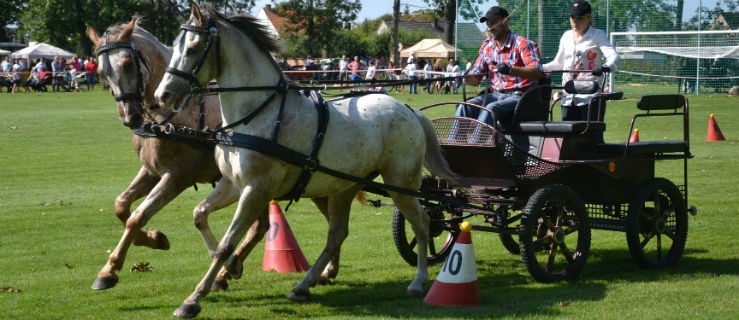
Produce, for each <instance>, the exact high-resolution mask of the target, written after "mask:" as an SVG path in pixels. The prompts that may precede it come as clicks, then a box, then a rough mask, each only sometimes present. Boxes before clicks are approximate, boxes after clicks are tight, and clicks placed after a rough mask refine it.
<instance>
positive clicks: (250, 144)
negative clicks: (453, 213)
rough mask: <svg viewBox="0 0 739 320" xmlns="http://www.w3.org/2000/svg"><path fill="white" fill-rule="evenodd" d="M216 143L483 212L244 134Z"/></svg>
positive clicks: (370, 186) (221, 134)
mask: <svg viewBox="0 0 739 320" xmlns="http://www.w3.org/2000/svg"><path fill="white" fill-rule="evenodd" d="M215 140H216V143H218V144H223V145H228V146H234V147H239V148H245V149H249V150H253V151H257V152H260V153H263V154H266V155H268V156H271V157H275V158H277V159H280V160H282V161H285V162H287V163H289V164H292V165H294V166H298V167H303V168H306V167H307V168H312V169H313V170H312V171H320V172H323V173H325V174H328V175H331V176H334V177H337V178H340V179H344V180H348V181H352V182H355V183H357V184H361V185H363V186H365V187H366V188H368V189H372V190H381V191H383V192H388V191H392V192H396V193H400V194H405V195H409V196H412V197H416V198H421V199H426V200H434V201H439V202H444V203H446V204H449V205H453V206H456V207H464V208H471V209H483V210H485V208H482V207H479V206H475V205H472V204H470V203H467V202H464V201H459V200H452V199H450V198H448V197H443V196H436V195H433V194H425V193H422V192H420V191H418V190H412V189H408V188H403V187H398V186H394V185H390V184H384V183H379V182H375V181H372V180H369V179H366V178H360V177H356V176H352V175H350V174H346V173H343V172H341V171H336V170H333V169H331V168H327V167H325V166H322V165H320V164H319V163H318V161H315V159H310V157H306V155H304V154H302V153H300V152H298V151H295V150H293V149H290V148H288V147H285V146H283V145H280V144H277V143H273V142H272V141H270V140H269V139H265V138H262V137H257V136H253V135H248V134H241V133H233V132H229V133H226V132H218V133H216V136H215Z"/></svg>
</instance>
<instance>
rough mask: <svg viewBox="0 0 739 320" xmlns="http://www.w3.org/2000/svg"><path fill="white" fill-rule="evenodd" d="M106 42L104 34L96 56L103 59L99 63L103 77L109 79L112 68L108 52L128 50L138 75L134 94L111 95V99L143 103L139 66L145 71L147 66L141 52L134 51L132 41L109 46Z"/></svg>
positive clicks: (106, 38)
mask: <svg viewBox="0 0 739 320" xmlns="http://www.w3.org/2000/svg"><path fill="white" fill-rule="evenodd" d="M107 42H108V33H107V32H106V33H105V34H103V45H102V46H100V48H98V50H97V52H98V55H103V59H102V61H100V63H101V64H102V66H103V75H104V76H106V77H110V74H111V71H112V68H113V67H112V65H111V63H110V57H109V56H108V52H109V51H111V50H115V49H130V50H131V51H132V52H133V56H134V60H135V61H136V73H137V74H138V82H137V83H136V92H123V93H120V94H118V95H116V94H114V93H113V98H115V101H118V102H120V101H122V100H137V101H139V102H140V103H142V102H143V101H144V75H143V73H142V72H141V65H143V67H144V68H146V69H147V70H148V69H149V65H148V64H147V63H146V60H144V57H143V54H142V53H141V51H139V50H137V49H136V44H135V43H134V42H133V41H129V42H116V43H111V44H108V43H107ZM111 93H112V92H111Z"/></svg>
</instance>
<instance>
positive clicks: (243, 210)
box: [155, 3, 459, 318]
mask: <svg viewBox="0 0 739 320" xmlns="http://www.w3.org/2000/svg"><path fill="white" fill-rule="evenodd" d="M279 49H280V45H279V42H278V41H277V40H275V39H274V38H272V37H271V36H270V33H269V32H268V31H267V29H266V28H265V27H264V26H263V25H262V24H260V23H259V22H258V20H257V19H256V18H254V17H251V16H247V15H234V16H231V17H228V18H226V17H224V16H223V15H222V14H221V13H219V12H217V11H216V9H214V7H213V6H212V5H210V4H208V3H204V4H202V5H200V6H199V5H197V4H196V3H192V7H191V13H190V17H189V20H188V22H187V24H186V25H183V26H182V31H181V33H180V34H179V36H178V37H177V38H176V40H175V42H174V47H173V53H172V59H171V60H170V62H169V67H168V68H167V74H165V76H164V78H163V79H162V82H160V83H159V87H158V88H157V90H156V93H155V97H156V98H157V99H158V100H159V101H160V104H161V105H162V107H164V108H167V109H173V110H175V111H178V112H179V111H182V110H184V109H186V108H187V106H188V105H189V101H190V100H198V99H199V98H200V97H201V95H202V94H203V93H208V92H219V93H220V98H221V113H222V117H223V120H224V128H223V130H221V131H220V133H221V134H220V135H218V136H217V137H221V138H217V142H218V144H217V146H216V149H215V154H216V161H217V163H218V167H219V168H220V170H221V173H222V174H223V176H224V178H223V179H222V180H221V181H222V184H228V190H229V192H234V193H239V200H238V206H237V208H236V211H235V213H234V217H233V219H232V222H231V224H230V225H229V227H228V229H227V231H226V232H225V234H224V236H223V238H222V239H221V240H220V242H219V244H218V249H217V250H216V254H215V256H214V257H213V260H212V262H211V264H210V266H209V268H208V270H207V272H206V273H205V276H204V277H203V279H202V280H201V281H200V282H199V283H198V285H197V286H196V287H195V290H194V291H193V292H192V293H191V294H190V295H189V296H188V297H187V298H186V299H185V300H184V301H183V302H182V304H181V305H180V306H179V307H178V308H177V309H176V310H175V312H174V315H175V316H176V317H182V318H187V317H194V316H196V315H197V314H198V313H199V312H200V311H201V307H200V300H201V299H203V298H205V297H206V296H207V294H208V293H209V291H210V287H211V285H212V283H213V281H214V279H215V277H216V274H217V272H218V270H219V269H220V268H221V267H222V266H223V265H224V264H227V263H228V261H229V260H234V259H236V257H235V256H234V255H233V248H234V247H235V245H236V244H237V243H238V241H239V240H240V239H241V238H242V237H244V235H245V233H246V228H247V226H249V225H250V224H251V223H252V222H253V221H254V220H255V219H257V218H259V217H261V216H262V215H264V214H266V213H267V210H268V207H267V203H268V202H269V201H270V200H272V199H281V198H293V197H294V198H310V199H312V200H313V201H314V202H316V203H317V204H318V207H319V209H320V210H321V211H322V212H323V213H324V214H325V215H326V217H327V220H328V237H327V241H326V245H325V247H324V249H323V251H322V252H321V254H320V256H319V257H318V258H317V260H316V261H315V263H314V264H313V265H312V266H311V267H310V269H309V270H308V271H307V272H306V275H305V276H304V278H303V279H302V280H301V281H300V282H298V284H297V285H296V286H295V287H294V288H293V289H292V290H291V292H290V294H289V295H288V297H289V298H290V299H292V300H293V301H303V300H307V299H309V297H310V287H311V286H313V285H315V284H316V283H318V282H319V281H320V280H321V272H322V270H324V268H325V267H326V266H327V264H328V262H329V259H330V258H331V256H332V255H338V254H339V252H340V248H341V245H342V243H343V241H344V240H345V239H346V237H347V235H348V232H349V231H348V222H349V221H348V220H349V211H350V207H351V202H352V198H353V196H354V195H355V194H356V193H357V191H358V190H360V189H361V188H362V187H363V185H365V184H367V183H369V182H371V181H366V180H361V181H358V180H355V179H353V178H349V177H373V176H375V175H380V176H382V178H383V180H384V183H386V185H385V186H387V189H386V191H387V193H388V194H389V195H390V197H391V198H392V199H393V201H394V203H395V205H396V206H397V207H398V208H399V210H400V212H402V213H403V215H404V216H405V218H406V220H407V221H409V222H410V224H411V226H412V228H413V231H414V232H415V234H416V239H417V240H418V246H417V248H418V250H417V251H418V252H417V253H418V257H417V262H418V263H417V270H416V275H415V277H414V279H413V280H412V281H411V283H410V285H409V286H408V287H407V289H406V293H407V294H409V295H413V296H421V295H423V293H424V285H425V284H426V282H427V281H428V268H427V257H426V249H427V242H428V240H429V217H428V215H427V214H426V213H424V211H423V209H422V207H421V205H420V203H419V201H418V199H417V198H416V197H415V196H414V195H411V194H409V192H406V191H407V190H418V188H419V187H420V183H421V176H422V169H423V167H424V166H426V168H428V169H429V171H430V172H431V174H433V175H434V176H437V177H439V178H441V179H444V180H446V181H449V182H450V183H453V184H456V185H459V182H458V181H459V179H458V177H457V175H456V174H454V172H452V171H451V170H450V169H449V166H448V164H447V162H446V160H445V159H444V157H443V155H442V153H441V148H440V147H439V143H438V141H437V138H436V135H435V132H434V128H433V126H432V124H431V121H430V120H429V119H428V118H427V117H426V116H425V115H423V113H421V112H420V111H417V110H414V109H412V108H410V107H409V106H406V105H404V104H402V103H401V102H399V101H397V100H396V99H394V98H392V97H390V96H388V95H383V94H368V95H362V96H354V97H345V98H343V99H336V100H330V101H326V102H325V104H316V103H314V101H313V99H311V98H309V97H307V96H306V94H304V93H303V92H301V91H298V90H297V89H299V88H295V87H291V86H290V84H289V83H287V82H286V81H285V79H284V78H283V76H282V73H281V72H280V69H279V67H278V66H277V64H276V63H275V61H274V59H273V58H272V56H271V53H270V52H278V51H279ZM211 79H215V80H216V81H217V82H218V85H219V88H218V89H217V90H216V89H213V90H211V89H205V88H204V86H203V84H207V83H208V82H209V81H210V80H211ZM278 96H279V98H278ZM321 106H323V107H321ZM322 110H324V111H325V112H322ZM319 118H321V119H328V120H327V121H319V120H320V119H319ZM324 127H325V130H323V129H324ZM241 139H243V140H248V141H250V142H253V143H256V144H266V146H267V147H266V148H251V147H243V146H239V145H238V144H237V143H233V144H232V143H229V141H232V142H236V141H237V140H241ZM356 141H361V142H362V143H356ZM317 146H320V148H317ZM255 149H258V150H255ZM273 149H279V150H283V151H285V152H286V153H289V154H291V155H292V157H289V158H290V159H287V158H286V157H285V158H283V157H279V156H275V155H273V154H271V153H270V154H267V153H268V152H270V151H268V150H273ZM309 155H310V156H309ZM295 159H304V160H307V162H306V163H305V165H303V166H300V165H296V164H295V163H292V161H293V160H295ZM316 168H323V170H314V169H316ZM326 168H331V170H332V172H334V173H335V174H328V173H326V170H325V169H326ZM339 175H341V176H342V177H339ZM305 176H308V179H307V180H306V179H304V178H305ZM296 181H297V182H298V183H297V184H296V183H294V182H296ZM225 189H226V187H225V186H224V190H225ZM211 196H213V197H214V199H217V198H218V197H219V195H218V194H215V192H214V193H211V195H210V196H209V197H211Z"/></svg>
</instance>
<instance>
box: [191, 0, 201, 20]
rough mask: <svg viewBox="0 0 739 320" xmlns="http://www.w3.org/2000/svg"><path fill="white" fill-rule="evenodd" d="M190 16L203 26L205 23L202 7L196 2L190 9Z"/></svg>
mask: <svg viewBox="0 0 739 320" xmlns="http://www.w3.org/2000/svg"><path fill="white" fill-rule="evenodd" d="M190 16H191V17H193V18H195V19H196V20H197V21H199V22H200V23H201V24H202V22H203V14H202V13H200V6H198V4H197V3H195V1H192V7H191V9H190Z"/></svg>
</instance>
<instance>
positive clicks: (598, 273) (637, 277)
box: [580, 248, 739, 282]
mask: <svg viewBox="0 0 739 320" xmlns="http://www.w3.org/2000/svg"><path fill="white" fill-rule="evenodd" d="M707 252H710V251H709V250H706V249H688V248H686V249H685V250H684V251H683V256H682V257H681V258H680V260H678V262H677V264H675V265H674V266H671V267H667V268H654V269H643V268H641V267H639V266H638V265H637V263H636V262H635V261H634V260H633V259H632V258H631V255H630V254H629V251H628V249H624V250H619V249H610V250H594V249H591V251H590V257H589V258H588V263H587V266H586V267H585V271H583V274H582V275H581V276H580V277H581V279H585V280H587V281H590V280H594V281H601V280H605V281H628V282H651V281H658V280H662V279H665V278H667V277H672V276H675V275H700V274H711V275H717V276H718V275H739V268H737V267H736V266H738V265H739V259H737V258H726V259H716V258H703V257H700V258H699V257H696V256H697V255H702V254H705V253H707Z"/></svg>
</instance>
